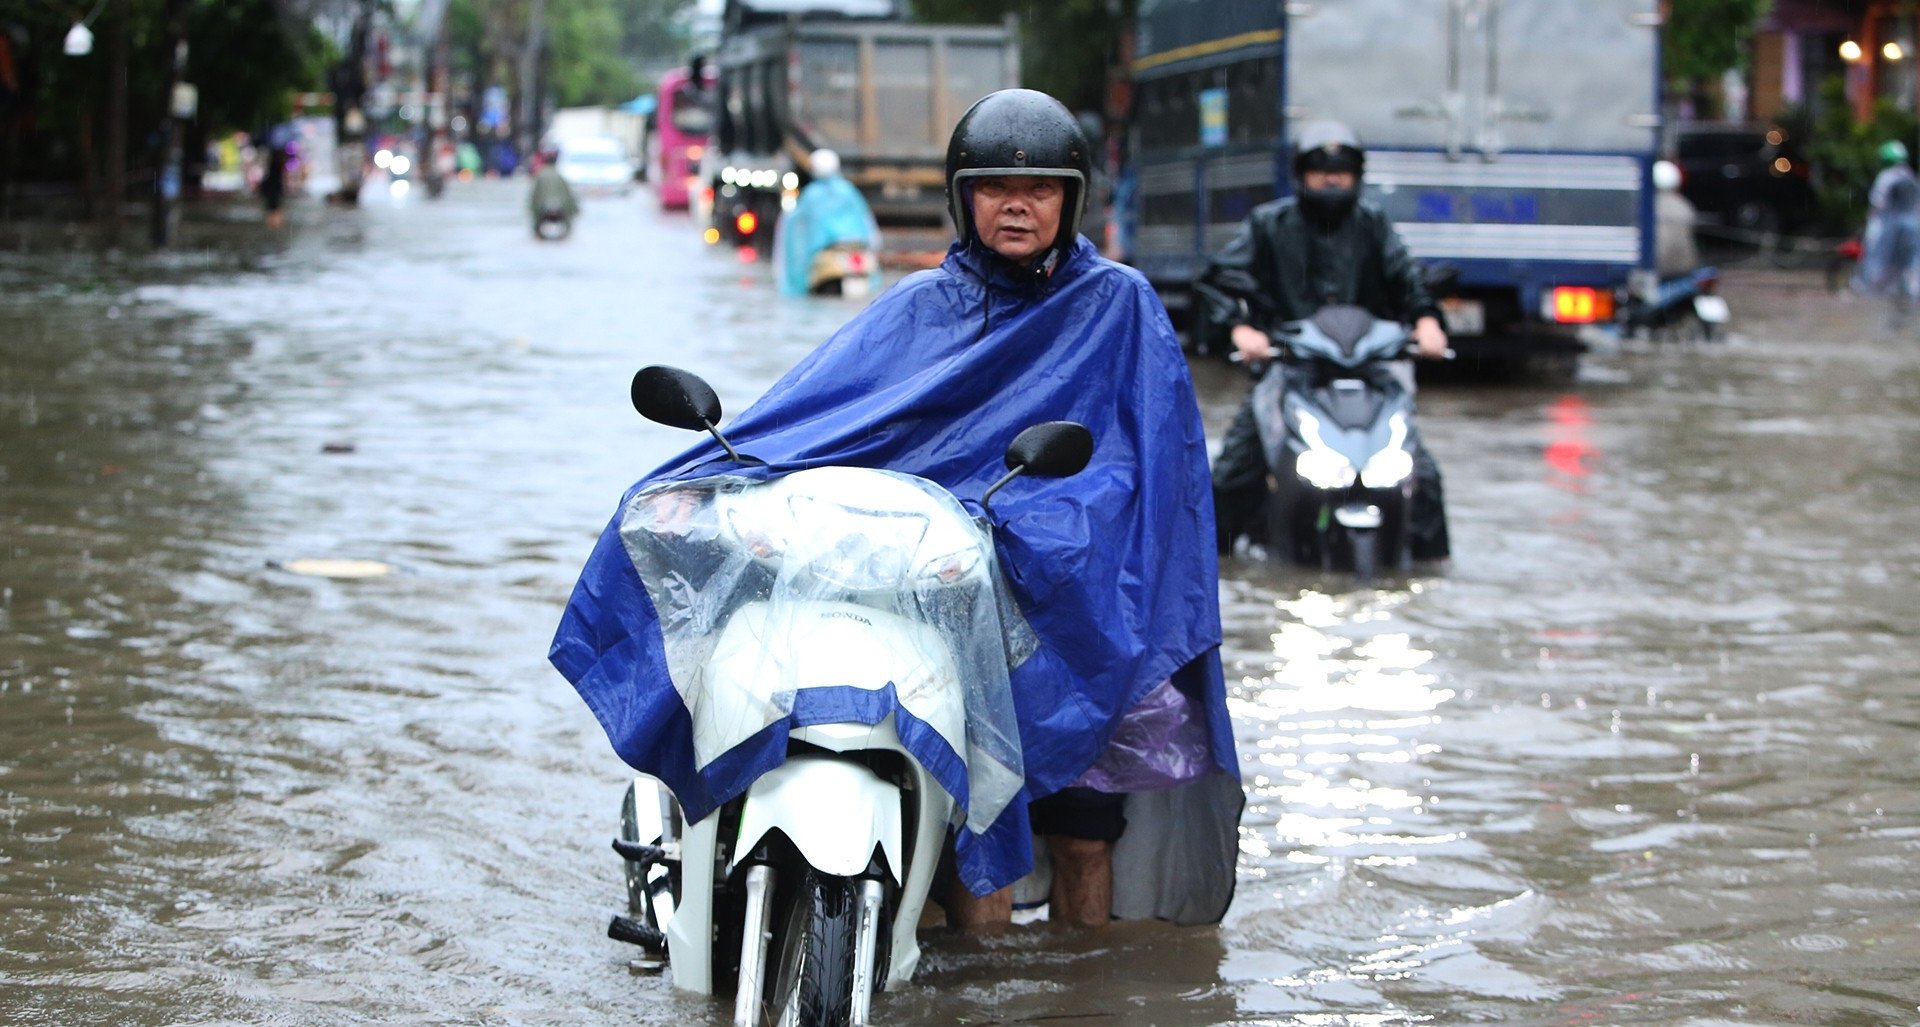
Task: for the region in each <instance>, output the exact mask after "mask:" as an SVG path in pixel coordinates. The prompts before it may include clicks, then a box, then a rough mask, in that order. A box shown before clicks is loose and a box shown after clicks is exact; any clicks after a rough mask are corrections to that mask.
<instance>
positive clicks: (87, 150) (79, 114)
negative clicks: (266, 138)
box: [0, 0, 327, 191]
mask: <svg viewBox="0 0 1920 1027" xmlns="http://www.w3.org/2000/svg"><path fill="white" fill-rule="evenodd" d="M119 9H120V8H119V7H118V6H117V5H101V4H97V3H80V2H77V0H76V2H71V3H68V2H55V0H49V2H46V3H32V4H26V5H25V6H24V8H23V9H18V10H15V9H13V8H12V7H9V8H8V9H6V10H5V11H4V12H3V13H0V31H8V32H9V33H10V39H11V41H12V47H13V56H14V58H15V63H16V66H17V71H18V75H19V79H20V82H21V86H22V88H21V95H20V96H19V97H18V98H17V100H16V104H15V107H14V110H13V111H12V112H11V115H12V116H11V117H10V118H7V119H5V120H0V135H3V136H4V137H5V138H6V141H7V143H8V145H7V147H6V150H7V160H6V162H5V163H4V164H0V177H4V178H5V179H7V180H22V179H40V180H52V181H69V182H80V183H84V184H86V185H87V186H88V187H89V191H91V190H92V189H93V188H94V187H96V186H97V184H98V182H99V181H100V179H101V178H102V175H101V172H102V170H103V169H102V167H101V162H102V161H104V160H105V154H106V153H108V152H111V149H110V147H108V146H106V145H105V141H106V138H107V134H108V133H110V132H115V131H121V130H124V131H125V133H126V135H125V138H126V140H127V141H128V145H127V149H126V152H127V154H128V159H129V161H130V163H132V164H134V165H147V166H151V164H152V162H153V157H152V155H151V154H149V153H147V152H146V150H145V149H144V146H145V144H146V142H147V141H148V140H150V139H152V138H153V136H154V132H155V129H156V128H157V127H158V126H159V125H160V123H161V121H162V119H163V117H164V115H165V99H166V98H165V97H163V96H162V95H161V94H162V93H163V92H164V91H165V84H166V71H167V60H168V58H167V55H166V53H165V51H166V40H165V34H164V31H163V27H162V25H161V16H162V13H163V9H164V4H163V2H162V0H130V2H129V3H127V4H126V5H125V11H126V15H127V21H126V23H125V24H124V25H122V24H119V23H117V22H116V21H115V14H114V12H116V11H118V10H119ZM286 13H287V12H286V11H285V10H283V9H282V7H281V0H192V2H191V3H190V4H189V5H188V7H187V41H188V51H187V72H186V80H187V81H188V82H190V83H192V84H193V85H194V86H195V87H196V88H197V89H198V91H199V112H198V114H197V116H196V118H195V123H194V126H193V127H194V129H195V130H196V134H198V135H200V136H202V137H212V136H215V135H218V134H222V133H226V132H231V131H235V130H249V131H250V130H256V129H259V128H261V127H264V126H265V125H267V124H269V123H271V122H274V121H277V120H279V119H281V118H283V117H285V115H286V113H287V110H288V107H289V103H290V100H291V94H292V93H294V92H297V91H306V90H315V89H319V88H322V82H323V69H324V67H325V61H326V48H327V44H326V41H325V40H324V39H323V38H322V37H321V36H320V35H319V33H318V32H316V31H315V30H314V27H313V24H312V22H311V21H309V20H306V19H302V18H297V17H288V16H286ZM88 14H93V15H94V16H95V17H94V18H93V22H92V29H93V32H94V36H95V39H94V47H93V51H92V52H91V53H89V54H86V55H84V56H78V57H70V56H67V55H66V54H64V53H63V52H62V49H61V43H62V41H63V39H64V37H65V36H66V33H67V30H68V29H69V28H70V27H71V26H72V25H73V23H74V22H75V21H76V20H78V19H79V18H82V17H85V16H87V15H88ZM119 32H125V33H126V38H127V42H128V51H127V66H126V80H127V98H128V103H127V120H126V124H125V125H124V126H123V127H122V126H115V125H112V124H109V118H108V115H107V112H106V106H107V90H108V87H107V83H108V81H109V79H110V77H111V75H112V73H113V69H112V67H111V63H112V46H111V43H110V40H111V39H112V37H113V35H114V34H115V33H119Z"/></svg>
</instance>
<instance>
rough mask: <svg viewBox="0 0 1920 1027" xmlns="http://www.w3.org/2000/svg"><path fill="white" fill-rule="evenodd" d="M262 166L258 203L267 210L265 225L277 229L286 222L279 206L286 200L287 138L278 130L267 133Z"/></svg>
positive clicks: (285, 217)
mask: <svg viewBox="0 0 1920 1027" xmlns="http://www.w3.org/2000/svg"><path fill="white" fill-rule="evenodd" d="M264 157H265V161H264V166H263V167H262V169H261V173H260V187H259V188H260V203H261V205H262V206H263V207H265V208H266V211H267V227H268V228H272V229H278V228H280V227H282V226H283V225H285V224H286V223H287V213H286V211H284V210H282V209H281V207H282V205H283V204H285V203H286V201H287V157H288V153H287V140H286V139H285V138H283V137H282V134H281V133H280V132H278V131H274V132H269V133H267V145H266V150H265V154H264Z"/></svg>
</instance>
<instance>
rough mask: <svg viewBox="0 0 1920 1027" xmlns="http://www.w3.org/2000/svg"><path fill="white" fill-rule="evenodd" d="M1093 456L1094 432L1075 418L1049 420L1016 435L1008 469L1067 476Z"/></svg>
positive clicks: (1079, 469) (1009, 447)
mask: <svg viewBox="0 0 1920 1027" xmlns="http://www.w3.org/2000/svg"><path fill="white" fill-rule="evenodd" d="M1092 460H1093V433H1092V432H1090V431H1088V430H1087V426H1086V425H1084V424H1079V423H1076V422H1074V421H1046V422H1043V423H1041V424H1036V425H1034V426H1033V427H1031V428H1028V429H1027V430H1025V431H1023V432H1021V433H1020V434H1019V435H1016V436H1014V439H1013V444H1012V445H1010V446H1008V447H1007V469H1008V470H1010V471H1014V470H1020V471H1025V472H1026V473H1028V474H1031V475H1035V476H1037V477H1041V478H1066V477H1071V476H1072V475H1075V474H1079V473H1080V472H1081V471H1083V470H1085V469H1086V467H1087V464H1088V463H1089V462H1091V461H1092Z"/></svg>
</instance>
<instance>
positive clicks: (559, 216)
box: [527, 147, 580, 240]
mask: <svg viewBox="0 0 1920 1027" xmlns="http://www.w3.org/2000/svg"><path fill="white" fill-rule="evenodd" d="M537 157H538V159H537V160H536V161H535V163H536V164H538V165H539V170H537V171H535V172H534V173H533V188H532V189H531V190H530V191H529V192H528V193H527V211H528V213H530V214H532V215H533V234H534V235H536V236H538V237H539V238H541V239H549V240H552V239H564V238H566V237H567V235H568V233H570V232H572V231H573V219H574V218H575V217H577V216H579V214H580V200H579V198H578V197H576V196H574V193H573V186H571V185H569V184H567V180H566V178H565V177H564V176H562V175H561V174H560V168H559V166H558V162H559V160H560V151H559V150H556V149H553V148H551V147H549V148H547V149H545V150H542V151H540V153H539V154H538V155H537Z"/></svg>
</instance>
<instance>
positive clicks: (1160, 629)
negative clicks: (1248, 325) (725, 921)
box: [551, 89, 1242, 925]
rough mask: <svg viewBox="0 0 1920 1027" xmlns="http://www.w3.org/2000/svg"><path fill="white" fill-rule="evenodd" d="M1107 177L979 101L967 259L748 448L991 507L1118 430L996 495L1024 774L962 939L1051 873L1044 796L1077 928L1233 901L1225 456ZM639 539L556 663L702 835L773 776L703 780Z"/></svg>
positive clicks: (978, 843) (958, 212) (956, 250)
mask: <svg viewBox="0 0 1920 1027" xmlns="http://www.w3.org/2000/svg"><path fill="white" fill-rule="evenodd" d="M1089 166H1090V162H1089V152H1088V147H1087V143H1086V140H1085V138H1084V137H1083V136H1082V135H1081V133H1080V130H1079V128H1078V126H1077V125H1076V124H1075V122H1074V119H1073V117H1072V116H1071V114H1070V113H1069V112H1068V111H1067V109H1066V108H1065V107H1063V106H1062V105H1061V104H1060V103H1059V102H1058V101H1056V100H1054V99H1053V98H1052V97H1049V96H1047V95H1046V94H1044V93H1037V92H1034V91H1031V90H1024V89H1011V90H1003V91H1001V92H997V93H994V94H992V95H990V96H988V97H986V98H984V99H982V100H981V101H980V102H979V103H977V104H975V105H974V106H973V108H972V109H970V110H969V111H968V112H967V113H966V115H965V116H963V117H962V118H961V120H960V123H959V125H958V126H957V127H956V128H955V130H954V133H953V138H952V141H951V142H950V143H949V146H948V150H947V190H948V197H949V203H950V206H951V212H952V214H953V218H954V223H955V225H956V227H957V228H958V230H959V234H960V240H959V241H958V242H956V243H955V244H954V245H953V247H952V248H951V249H950V250H949V251H948V253H947V257H946V259H945V261H944V262H943V263H942V264H941V265H940V267H939V268H937V269H933V270H929V271H923V272H920V273H918V274H915V275H912V276H909V277H908V278H906V279H904V280H902V281H901V282H900V283H899V284H897V285H896V286H894V287H893V288H892V289H891V290H889V291H888V292H886V293H885V294H883V295H882V296H880V297H879V298H877V299H876V300H875V301H874V302H873V303H872V304H871V305H870V306H869V307H868V308H867V309H866V310H865V311H863V312H862V313H861V314H860V315H859V316H857V317H855V318H854V319H853V320H852V321H851V322H850V323H848V324H847V325H846V327H844V328H842V329H841V330H840V331H839V332H837V333H835V334H834V336H833V337H832V338H830V339H829V340H827V342H826V343H825V344H824V345H822V346H821V347H820V348H819V349H817V350H815V351H814V352H813V353H812V354H810V355H809V356H808V357H807V358H806V359H804V360H803V361H801V363H800V364H799V365H798V366H797V367H795V368H794V369H793V370H792V371H791V372H789V373H788V374H787V375H786V376H785V377H784V378H782V379H781V380H780V381H779V382H778V383H776V384H775V385H774V386H773V387H772V388H771V389H770V390H768V392H767V394H766V395H765V396H763V397H762V398H761V399H760V400H759V401H758V402H757V403H755V404H754V405H753V407H752V408H750V409H748V410H747V411H746V412H744V413H743V414H741V415H740V416H739V417H738V418H737V419H736V420H735V421H733V422H732V423H731V424H730V425H729V426H728V428H727V434H728V438H729V439H730V440H731V441H732V442H733V444H734V445H735V447H736V448H737V449H739V450H740V451H742V452H745V453H750V454H752V455H753V456H754V457H757V458H759V459H760V460H763V461H765V462H766V464H767V468H766V469H765V470H764V471H756V472H754V473H766V474H778V473H781V472H783V471H789V470H794V469H798V468H801V467H808V466H817V465H823V464H844V465H853V466H862V467H877V468H886V469H890V470H895V471H902V472H906V473H910V474H914V475H919V476H922V477H925V478H928V479H931V480H933V481H935V482H938V483H939V484H941V485H942V486H944V487H946V488H947V489H949V490H951V491H952V492H953V493H954V495H956V496H958V497H960V498H961V499H962V500H963V501H964V502H966V503H968V504H969V505H970V506H971V507H972V508H973V509H975V510H976V511H977V510H978V506H977V504H976V503H975V501H976V500H978V499H979V497H980V496H981V495H982V494H983V493H984V492H985V491H986V489H987V487H988V485H989V484H991V483H992V482H993V481H994V480H995V479H997V478H998V477H999V476H1000V475H1001V474H1002V473H1004V468H1003V466H1002V462H1001V461H1002V456H1003V454H1004V453H1005V449H1006V446H1007V443H1008V442H1009V441H1011V440H1012V438H1013V437H1014V436H1015V435H1016V434H1018V433H1019V432H1020V430H1021V429H1023V428H1025V427H1027V426H1029V425H1031V424H1034V423H1038V422H1041V421H1051V420H1072V421H1078V422H1080V423H1082V424H1085V425H1086V426H1087V427H1089V428H1090V429H1091V430H1092V432H1093V437H1094V440H1095V448H1094V453H1093V459H1092V462H1091V464H1090V465H1089V466H1088V468H1087V469H1086V470H1085V471H1083V472H1081V473H1080V474H1078V475H1076V476H1073V477H1070V478H1063V479H1034V478H1023V479H1021V480H1019V481H1018V482H1016V483H1015V484H1014V485H1013V486H1010V487H1008V488H1006V489H1004V490H1003V491H1001V492H1000V493H999V494H998V495H997V496H996V497H995V499H994V502H993V509H992V513H991V517H992V520H993V523H994V536H995V540H996V544H997V548H998V558H999V562H1000V565H1001V567H1002V569H1003V571H1004V574H1005V577H1006V579H1007V581H1008V587H1009V588H1010V590H1011V592H1012V596H1013V599H1014V600H1015V601H1016V602H1017V604H1018V607H1019V611H1020V613H1021V614H1023V615H1024V619H1025V621H1026V625H1027V626H1029V627H1031V629H1032V634H1031V636H1030V637H1028V638H1027V641H1028V642H1029V643H1030V644H1027V645H1021V646H1009V647H1008V649H1009V654H1010V658H1011V659H1012V660H1013V665H1012V666H1010V667H1009V676H1010V678H1011V684H1012V687H1013V696H1014V706H1015V708H1016V712H1017V715H1018V730H1019V735H1020V738H1019V741H1020V745H1021V748H1022V750H1023V756H1024V765H1025V774H1026V777H1025V788H1024V789H1023V790H1022V792H1021V794H1020V795H1019V796H1017V797H1016V798H1015V799H1014V801H1012V802H1010V803H1008V804H1007V806H1006V808H1005V810H1004V812H1002V813H1001V814H1000V815H999V817H998V819H997V820H995V821H994V822H993V823H992V824H991V825H990V826H988V827H985V828H984V829H980V830H976V829H975V825H973V824H971V823H969V824H967V825H964V826H961V827H956V828H955V829H954V832H953V842H954V853H955V868H956V870H957V877H958V883H959V884H961V885H964V888H959V887H954V888H950V889H949V894H948V895H947V897H946V899H945V905H946V908H947V910H948V916H949V920H950V921H952V922H955V923H958V924H962V925H978V924H990V923H993V922H997V921H1003V920H1005V919H1007V917H1008V916H1009V913H1010V905H1011V901H1012V900H1011V889H1009V887H1008V886H1009V885H1010V884H1012V882H1014V881H1015V880H1016V879H1018V878H1021V877H1022V875H1025V874H1027V873H1028V871H1029V870H1030V869H1032V864H1033V852H1034V850H1033V847H1032V845H1031V837H1032V835H1030V834H1029V818H1028V813H1029V807H1028V804H1027V800H1036V801H1033V802H1032V805H1031V825H1032V833H1033V834H1037V835H1039V836H1041V837H1042V838H1044V839H1045V840H1046V841H1047V850H1048V852H1049V853H1050V860H1051V866H1052V871H1053V872H1052V875H1051V876H1052V892H1051V900H1050V901H1051V915H1052V917H1053V919H1055V920H1064V921H1069V922H1073V923H1081V924H1094V923H1103V922H1105V921H1106V920H1107V919H1108V918H1109V917H1110V916H1118V917H1126V918H1146V917H1160V918H1164V919H1169V920H1174V921H1176V922H1181V923H1205V922H1212V921H1216V920H1218V919H1219V918H1220V917H1221V916H1222V915H1224V913H1225V911H1226V906H1227V903H1228V901H1229V900H1230V899H1231V897H1232V890H1233V870H1234V860H1235V854H1236V852H1237V848H1238V845H1237V836H1236V832H1237V822H1238V818H1239V811H1240V806H1241V802H1242V793H1241V790H1240V778H1239V770H1238V767H1237V759H1236V757H1235V754H1234V748H1233V735H1232V730H1231V726H1230V724H1229V722H1228V717H1227V709H1226V695H1225V685H1224V681H1223V679H1222V673H1221V666H1220V658H1219V651H1218V647H1219V645H1220V638H1221V635H1220V616H1219V600H1218V594H1217V587H1218V584H1217V573H1218V568H1217V564H1216V557H1215V551H1214V528H1213V512H1212V489H1211V484H1210V479H1209V474H1208V467H1207V451H1206V439H1205V435H1204V432H1203V429H1202V427H1201V422H1200V416H1199V410H1198V406H1197V404H1196V402H1195V398H1194V393H1193V385H1192V381H1191V379H1190V378H1189V376H1188V372H1187V366H1186V362H1185V359H1184V358H1183V356H1182V354H1181V352H1180V348H1179V344H1178V341H1177V340H1176V338H1175V336H1174V333H1173V330H1172V327H1171V326H1170V325H1169V323H1168V321H1167V317H1166V312H1165V310H1164V309H1163V308H1162V307H1161V306H1160V304H1159V301H1158V299H1157V298H1156V297H1155V295H1154V293H1153V290H1152V289H1151V287H1149V286H1148V284H1147V283H1146V281H1145V279H1143V278H1142V277H1141V276H1140V275H1139V274H1137V273H1136V272H1134V271H1132V270H1130V269H1127V268H1124V267H1121V266H1120V265H1118V264H1114V263H1111V262H1109V261H1106V260H1104V259H1102V258H1100V257H1099V256H1098V255H1097V254H1096V253H1095V251H1094V248H1093V246H1092V245H1091V244H1090V243H1088V242H1087V241H1086V240H1085V239H1083V238H1081V237H1080V236H1079V235H1078V234H1077V233H1076V231H1075V229H1076V227H1077V225H1078V224H1079V219H1080V215H1081V212H1082V211H1083V209H1084V205H1085V202H1086V186H1087V181H1088V169H1089ZM720 473H741V468H740V466H739V465H737V464H734V463H731V462H730V461H728V460H727V459H726V456H725V454H724V453H722V452H721V451H720V448H719V447H718V445H716V444H712V443H708V444H703V445H701V446H697V447H695V448H694V449H693V450H691V451H689V452H688V453H686V454H683V455H682V456H681V457H679V458H677V459H675V460H672V461H670V462H669V463H668V464H667V465H666V466H664V467H663V468H661V469H660V470H658V471H656V472H655V473H654V474H652V475H650V476H649V477H648V479H647V481H646V482H643V483H642V485H646V484H648V483H652V482H660V481H666V480H676V479H686V478H695V477H702V476H707V475H713V474H720ZM640 487H641V486H636V487H635V491H637V490H638V489H639V488H640ZM628 495H629V496H632V495H633V493H632V492H629V494H628ZM623 506H624V503H623ZM618 529H619V523H618V519H617V518H616V522H615V524H613V525H610V526H609V528H608V529H607V531H606V533H605V534H603V536H602V538H601V541H600V544H599V545H598V547H597V548H596V549H595V551H594V554H593V556H592V557H591V559H590V560H589V562H588V564H587V567H586V569H585V570H584V571H583V572H582V574H581V580H580V583H579V585H578V586H577V587H576V588H575V590H574V595H573V599H572V601H571V602H570V603H569V605H568V608H567V611H566V614H565V617H564V619H563V620H562V623H561V625H560V629H559V632H558V633H557V635H556V636H555V639H554V643H553V649H552V653H551V658H552V660H553V662H554V664H555V666H557V667H558V668H559V669H560V670H561V671H562V672H563V673H564V674H565V675H566V676H567V677H568V679H569V680H571V681H572V682H573V683H574V685H575V687H576V688H577V689H578V690H579V692H580V694H581V696H582V697H583V698H584V699H585V700H586V701H587V703H588V705H589V706H591V707H592V708H593V710H594V712H595V714H596V715H597V716H599V718H600V720H601V723H602V725H603V726H604V727H605V728H606V730H607V733H608V736H609V738H610V739H611V740H612V742H613V744H614V748H615V749H616V751H618V752H619V754H620V755H621V756H622V758H624V759H626V760H627V762H628V763H630V764H632V765H633V766H635V767H637V768H639V769H641V770H643V771H646V772H649V773H652V774H655V775H656V776H659V777H661V778H662V779H663V780H665V781H666V782H667V784H668V785H669V786H670V787H672V788H673V789H674V791H675V792H676V794H677V795H678V796H679V798H680V800H681V802H682V804H683V805H684V806H686V807H688V809H689V815H690V816H696V817H697V816H700V815H704V811H706V810H708V809H711V808H713V807H714V806H716V805H718V803H719V802H723V801H725V800H726V799H727V798H728V797H729V796H730V795H735V794H739V793H740V792H742V791H744V790H745V788H746V787H747V785H748V784H749V783H750V780H717V779H716V778H715V775H713V774H712V773H710V772H709V771H711V770H712V769H713V767H714V766H717V765H718V764H717V763H715V764H711V765H709V766H708V767H706V768H702V769H701V770H698V771H696V770H695V769H694V768H692V767H691V766H690V755H689V754H690V751H691V745H690V743H689V741H688V738H687V734H688V727H687V720H688V718H687V715H686V711H685V709H684V708H683V707H681V706H680V705H679V703H678V698H677V695H676V693H675V691H674V690H673V688H672V687H671V685H670V683H668V682H663V681H662V680H660V678H661V677H662V676H664V667H665V663H664V661H663V659H662V657H661V655H660V652H661V646H662V642H661V636H660V629H659V625H658V622H657V620H656V619H655V617H654V614H653V611H652V609H651V607H650V605H649V602H648V599H647V595H648V593H647V591H646V590H645V589H643V588H641V587H640V584H639V582H638V580H637V578H638V576H637V572H636V571H635V570H634V566H633V563H632V561H631V560H630V559H629V557H628V555H627V553H626V552H625V551H624V549H623V547H622V544H621V541H620V539H619V537H618ZM1015 619H1016V620H1017V619H1018V618H1015ZM777 733H778V734H779V738H778V739H773V740H772V741H770V742H768V744H769V745H779V744H783V743H781V742H780V740H779V739H783V738H784V731H780V732H777ZM783 752H784V749H781V750H779V752H778V753H776V754H775V755H773V756H772V757H771V758H773V759H775V760H777V759H779V758H781V755H780V754H781V753H783ZM759 769H760V770H764V769H765V768H764V767H761V768H759ZM737 776H743V775H737ZM1044 876H1045V875H1044V874H1036V875H1035V876H1034V877H1033V878H1030V879H1029V882H1032V881H1037V880H1039V879H1040V878H1041V877H1044ZM1026 890H1027V889H1026V888H1024V887H1023V888H1022V889H1021V891H1022V893H1023V894H1024V893H1025V892H1026Z"/></svg>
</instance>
